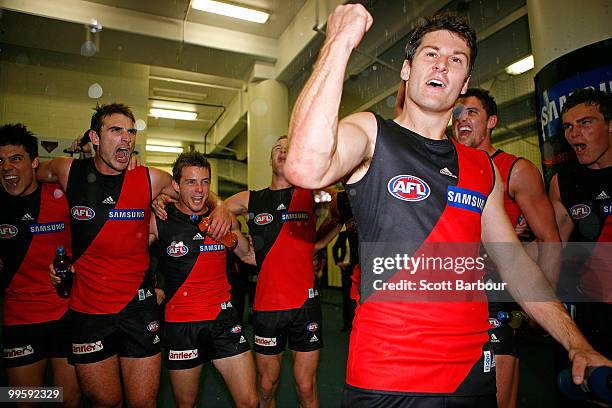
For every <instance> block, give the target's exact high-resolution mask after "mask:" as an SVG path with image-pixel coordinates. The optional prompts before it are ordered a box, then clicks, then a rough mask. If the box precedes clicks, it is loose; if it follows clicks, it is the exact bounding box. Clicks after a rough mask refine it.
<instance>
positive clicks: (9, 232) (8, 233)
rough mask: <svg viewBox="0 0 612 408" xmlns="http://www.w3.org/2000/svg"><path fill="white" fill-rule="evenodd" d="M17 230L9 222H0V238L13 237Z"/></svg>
mask: <svg viewBox="0 0 612 408" xmlns="http://www.w3.org/2000/svg"><path fill="white" fill-rule="evenodd" d="M18 232H19V230H18V229H17V227H16V226H14V225H11V224H0V238H13V237H14V236H15V235H17V233H18Z"/></svg>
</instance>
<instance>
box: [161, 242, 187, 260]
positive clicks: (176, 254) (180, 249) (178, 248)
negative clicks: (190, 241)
mask: <svg viewBox="0 0 612 408" xmlns="http://www.w3.org/2000/svg"><path fill="white" fill-rule="evenodd" d="M187 252H189V248H188V247H187V245H185V244H184V243H183V241H179V242H176V241H172V243H170V245H169V246H168V248H166V253H167V254H168V255H170V256H171V257H173V258H180V257H181V256H185V255H187Z"/></svg>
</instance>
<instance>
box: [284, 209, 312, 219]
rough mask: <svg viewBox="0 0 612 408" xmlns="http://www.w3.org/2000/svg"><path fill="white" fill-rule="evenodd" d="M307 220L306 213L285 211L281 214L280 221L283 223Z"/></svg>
mask: <svg viewBox="0 0 612 408" xmlns="http://www.w3.org/2000/svg"><path fill="white" fill-rule="evenodd" d="M308 218H309V216H308V212H306V211H287V212H284V213H282V214H281V220H282V221H283V222H285V221H307V220H308Z"/></svg>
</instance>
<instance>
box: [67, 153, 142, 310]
mask: <svg viewBox="0 0 612 408" xmlns="http://www.w3.org/2000/svg"><path fill="white" fill-rule="evenodd" d="M66 195H67V198H68V204H69V206H70V215H71V219H70V221H71V231H72V253H73V257H74V260H75V262H74V266H75V270H76V274H75V281H74V286H73V288H72V296H71V299H70V308H71V309H74V310H76V311H78V312H82V313H92V314H109V313H117V312H119V311H120V310H121V309H123V307H124V306H125V305H127V304H128V303H129V302H130V300H132V298H133V297H134V295H135V294H136V292H137V290H138V288H139V287H140V285H141V284H142V283H143V279H144V276H145V272H146V271H147V269H148V268H149V253H148V240H149V216H150V214H151V210H150V204H151V181H150V177H149V170H148V168H146V167H143V166H139V167H137V168H136V169H134V170H131V171H125V172H123V173H121V174H119V175H116V176H108V175H104V174H101V173H100V172H99V171H98V170H97V169H96V167H95V165H94V162H93V159H86V160H75V161H73V162H72V166H71V168H70V174H69V176H68V185H67V188H66Z"/></svg>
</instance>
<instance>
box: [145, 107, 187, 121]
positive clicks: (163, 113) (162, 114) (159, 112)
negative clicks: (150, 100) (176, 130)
mask: <svg viewBox="0 0 612 408" xmlns="http://www.w3.org/2000/svg"><path fill="white" fill-rule="evenodd" d="M149 115H150V116H155V117H156V118H168V119H180V120H196V118H197V117H198V114H197V112H185V111H178V110H171V109H159V108H151V109H149Z"/></svg>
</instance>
